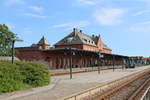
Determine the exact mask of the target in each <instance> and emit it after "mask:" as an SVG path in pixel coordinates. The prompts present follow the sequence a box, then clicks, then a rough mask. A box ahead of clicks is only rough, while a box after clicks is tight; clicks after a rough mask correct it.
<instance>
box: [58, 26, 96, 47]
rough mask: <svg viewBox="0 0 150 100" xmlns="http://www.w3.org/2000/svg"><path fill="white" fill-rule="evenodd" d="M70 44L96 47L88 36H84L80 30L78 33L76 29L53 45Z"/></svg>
mask: <svg viewBox="0 0 150 100" xmlns="http://www.w3.org/2000/svg"><path fill="white" fill-rule="evenodd" d="M72 44H87V45H92V46H97V45H96V43H95V41H94V40H93V38H92V37H91V36H89V35H86V34H84V33H83V32H82V31H81V30H80V32H78V30H77V29H75V28H74V29H73V32H71V33H70V34H69V35H68V36H66V37H65V38H63V39H62V40H60V41H59V42H57V43H56V44H55V45H72Z"/></svg>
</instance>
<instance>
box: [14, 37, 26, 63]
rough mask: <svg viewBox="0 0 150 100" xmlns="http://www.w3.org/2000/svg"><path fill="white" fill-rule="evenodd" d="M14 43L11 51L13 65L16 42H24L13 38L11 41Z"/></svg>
mask: <svg viewBox="0 0 150 100" xmlns="http://www.w3.org/2000/svg"><path fill="white" fill-rule="evenodd" d="M11 41H12V51H11V56H12V64H14V55H15V48H14V47H15V42H16V41H18V42H22V41H23V40H19V39H16V38H12V39H11Z"/></svg>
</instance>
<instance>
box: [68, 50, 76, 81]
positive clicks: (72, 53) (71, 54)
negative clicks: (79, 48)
mask: <svg viewBox="0 0 150 100" xmlns="http://www.w3.org/2000/svg"><path fill="white" fill-rule="evenodd" d="M69 54H70V59H69V63H70V79H72V61H71V60H72V56H75V55H76V54H75V52H73V51H72V50H71V48H69Z"/></svg>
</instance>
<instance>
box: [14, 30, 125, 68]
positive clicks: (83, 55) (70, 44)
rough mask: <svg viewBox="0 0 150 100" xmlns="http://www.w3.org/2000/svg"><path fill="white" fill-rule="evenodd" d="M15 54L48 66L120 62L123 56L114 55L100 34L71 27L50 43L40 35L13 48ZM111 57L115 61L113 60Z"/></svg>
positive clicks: (76, 66)
mask: <svg viewBox="0 0 150 100" xmlns="http://www.w3.org/2000/svg"><path fill="white" fill-rule="evenodd" d="M16 49H17V50H18V51H19V53H18V54H17V55H16V56H17V57H18V58H19V59H21V60H24V61H37V62H41V63H43V64H46V65H47V66H48V67H49V68H50V69H60V68H64V69H65V68H69V66H70V65H71V66H72V67H73V68H81V67H92V66H98V65H108V66H109V65H112V64H115V65H121V64H123V62H124V60H125V59H126V58H128V57H127V56H121V55H114V54H112V50H111V49H110V48H109V47H108V46H107V45H106V44H104V43H103V41H102V40H101V36H100V35H99V36H96V35H92V36H89V35H87V34H85V33H83V31H82V30H77V29H76V28H74V29H73V31H72V32H71V33H70V34H69V35H67V36H66V37H64V38H63V39H61V40H60V41H58V42H57V43H56V44H55V45H54V47H52V46H51V45H50V44H49V43H48V41H47V39H46V38H45V37H44V36H43V37H42V38H41V40H40V41H39V42H38V43H37V44H32V45H31V46H29V47H18V48H16ZM114 59H115V61H114Z"/></svg>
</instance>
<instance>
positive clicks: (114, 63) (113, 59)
mask: <svg viewBox="0 0 150 100" xmlns="http://www.w3.org/2000/svg"><path fill="white" fill-rule="evenodd" d="M114 71H115V56H114V55H113V72H114Z"/></svg>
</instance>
